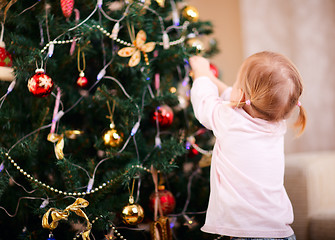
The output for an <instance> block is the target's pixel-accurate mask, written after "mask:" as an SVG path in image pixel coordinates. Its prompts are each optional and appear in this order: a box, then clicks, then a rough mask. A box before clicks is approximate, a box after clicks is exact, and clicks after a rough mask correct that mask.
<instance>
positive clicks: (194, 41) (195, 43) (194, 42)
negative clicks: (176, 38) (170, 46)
mask: <svg viewBox="0 0 335 240" xmlns="http://www.w3.org/2000/svg"><path fill="white" fill-rule="evenodd" d="M186 44H187V45H188V46H189V47H192V48H194V49H195V50H196V53H197V54H202V53H203V52H204V51H205V46H204V43H203V42H202V41H201V40H200V39H198V38H196V37H194V38H190V39H188V40H187V41H186Z"/></svg>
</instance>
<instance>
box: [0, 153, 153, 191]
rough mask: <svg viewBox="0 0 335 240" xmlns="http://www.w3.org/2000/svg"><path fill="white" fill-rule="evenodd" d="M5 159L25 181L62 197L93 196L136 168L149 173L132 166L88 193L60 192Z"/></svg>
mask: <svg viewBox="0 0 335 240" xmlns="http://www.w3.org/2000/svg"><path fill="white" fill-rule="evenodd" d="M2 154H4V155H5V156H6V157H7V159H8V160H9V162H10V163H11V164H12V165H13V166H14V167H15V168H16V169H17V170H18V171H19V172H20V173H21V174H23V175H24V176H25V177H26V178H27V179H29V180H30V181H32V182H35V183H37V184H39V185H40V186H42V187H43V188H46V189H48V190H50V191H52V192H55V193H58V194H62V195H64V196H85V195H88V194H93V193H95V192H98V191H100V190H102V189H103V188H106V187H107V186H108V185H112V184H113V183H114V182H116V181H117V180H118V178H120V177H121V175H124V174H126V173H128V172H129V170H131V169H134V168H138V169H142V170H144V171H146V172H148V173H151V171H150V169H148V168H146V167H144V166H142V165H139V164H138V165H132V166H131V168H129V169H127V170H125V172H124V173H123V174H121V175H120V176H118V177H116V178H115V179H111V180H109V181H107V182H104V183H103V184H101V185H100V186H99V187H96V188H94V189H92V190H90V191H87V192H65V191H61V190H58V189H56V188H54V187H51V186H50V185H48V184H46V183H43V182H41V181H39V180H38V179H36V178H34V177H33V176H31V175H30V174H28V173H27V172H26V171H24V170H23V169H22V168H21V167H20V166H19V165H18V164H17V163H16V162H15V161H14V160H13V159H12V158H11V156H9V154H8V153H3V152H2Z"/></svg>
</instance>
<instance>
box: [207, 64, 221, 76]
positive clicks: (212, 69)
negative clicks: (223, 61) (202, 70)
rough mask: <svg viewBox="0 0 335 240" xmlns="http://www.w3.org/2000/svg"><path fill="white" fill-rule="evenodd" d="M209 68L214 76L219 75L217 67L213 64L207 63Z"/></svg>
mask: <svg viewBox="0 0 335 240" xmlns="http://www.w3.org/2000/svg"><path fill="white" fill-rule="evenodd" d="M209 68H210V69H211V71H212V73H213V74H214V76H215V77H216V78H218V77H219V69H218V68H217V67H216V66H215V65H214V64H212V63H211V64H209Z"/></svg>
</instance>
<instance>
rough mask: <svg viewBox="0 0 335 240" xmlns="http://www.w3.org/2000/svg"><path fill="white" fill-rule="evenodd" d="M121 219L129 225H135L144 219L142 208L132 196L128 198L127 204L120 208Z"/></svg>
mask: <svg viewBox="0 0 335 240" xmlns="http://www.w3.org/2000/svg"><path fill="white" fill-rule="evenodd" d="M121 216H122V220H123V222H124V223H126V224H129V225H137V224H139V223H141V222H142V221H143V219H144V210H143V208H142V207H141V205H139V204H137V203H134V198H133V197H130V198H129V204H128V205H127V206H124V207H123V209H122V213H121Z"/></svg>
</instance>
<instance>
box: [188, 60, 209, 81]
mask: <svg viewBox="0 0 335 240" xmlns="http://www.w3.org/2000/svg"><path fill="white" fill-rule="evenodd" d="M189 62H190V66H191V68H192V72H193V76H194V79H195V78H197V77H201V76H208V77H210V76H211V75H212V72H211V70H210V67H209V61H208V60H207V59H206V58H203V57H200V56H192V57H190V61H189Z"/></svg>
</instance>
